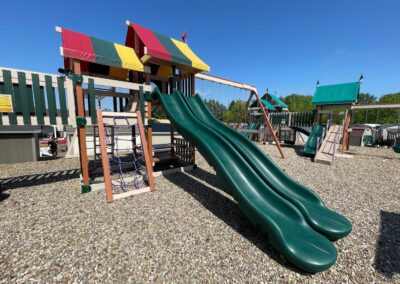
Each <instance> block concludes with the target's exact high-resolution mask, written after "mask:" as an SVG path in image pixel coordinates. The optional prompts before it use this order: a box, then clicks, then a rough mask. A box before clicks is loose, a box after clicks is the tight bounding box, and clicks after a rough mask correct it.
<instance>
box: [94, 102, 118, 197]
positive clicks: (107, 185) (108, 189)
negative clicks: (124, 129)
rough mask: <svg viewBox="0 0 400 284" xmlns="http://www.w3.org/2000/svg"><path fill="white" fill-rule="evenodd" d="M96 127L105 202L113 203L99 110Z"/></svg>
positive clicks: (104, 135)
mask: <svg viewBox="0 0 400 284" xmlns="http://www.w3.org/2000/svg"><path fill="white" fill-rule="evenodd" d="M97 125H98V130H99V142H100V153H101V163H102V165H103V176H104V186H105V188H106V200H107V202H109V203H110V202H113V200H114V197H113V192H112V182H111V175H110V165H109V163H108V153H107V141H106V134H105V130H104V122H103V114H102V111H101V109H98V110H97Z"/></svg>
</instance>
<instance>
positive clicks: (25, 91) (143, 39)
mask: <svg viewBox="0 0 400 284" xmlns="http://www.w3.org/2000/svg"><path fill="white" fill-rule="evenodd" d="M126 25H127V34H126V39H125V44H124V45H121V44H116V43H112V42H108V41H105V40H101V39H98V38H95V37H91V36H87V35H84V34H81V33H79V32H75V31H71V30H68V29H64V28H60V27H56V31H57V32H58V33H60V35H61V39H62V46H61V48H60V54H61V56H62V57H63V59H64V66H63V68H60V69H59V72H60V73H61V74H62V75H61V76H57V75H51V74H44V73H37V72H29V71H23V70H15V69H7V68H0V94H3V95H4V96H5V97H6V96H8V98H9V99H10V101H11V108H10V109H9V111H4V112H3V114H0V124H1V125H3V126H10V125H14V126H21V127H23V126H27V125H29V126H40V125H56V126H57V127H60V128H63V127H66V126H71V127H73V128H74V129H75V132H74V135H73V136H72V138H71V142H70V149H69V150H68V151H69V152H73V151H75V150H77V151H79V158H80V166H81V190H82V193H88V192H90V191H92V190H104V191H105V195H106V200H107V202H112V201H114V200H116V199H120V198H124V197H127V196H131V195H135V194H138V193H143V192H150V191H154V190H155V181H154V176H155V175H156V172H162V173H163V174H167V173H171V172H179V171H184V170H188V169H193V168H194V167H195V166H196V165H195V154H196V149H197V150H198V151H199V152H200V153H201V154H202V155H203V156H204V157H205V158H206V160H207V161H208V162H209V163H210V165H212V166H213V167H214V168H215V169H216V172H217V174H218V177H219V178H221V179H222V181H223V184H224V185H225V186H226V187H227V188H228V189H229V190H230V192H231V194H232V195H233V197H234V198H235V199H236V200H237V201H238V203H239V207H240V208H241V210H242V211H243V213H244V214H245V215H246V216H247V217H248V218H249V220H250V221H251V222H252V223H253V224H254V225H255V226H257V227H258V228H260V229H261V231H262V232H263V233H264V234H266V235H268V236H269V238H270V240H271V244H272V245H273V246H274V247H275V248H276V249H277V250H278V251H280V252H281V253H282V254H283V255H285V257H286V258H287V259H289V261H291V262H292V263H294V264H295V265H296V266H298V267H300V268H302V269H304V270H306V271H310V272H318V271H323V270H325V269H327V268H329V267H330V266H331V265H333V263H334V262H335V261H336V257H337V252H336V248H335V247H334V245H333V244H332V242H331V240H336V239H339V238H342V237H344V236H346V235H348V234H349V233H350V232H351V230H352V225H351V223H350V221H349V220H347V219H346V218H345V217H344V216H342V215H340V214H338V213H336V212H334V211H332V210H330V209H329V208H327V207H326V206H325V205H324V204H323V202H322V201H321V200H320V198H319V197H318V196H317V195H316V194H315V193H314V192H313V191H311V190H309V189H308V188H306V187H305V186H303V185H301V184H299V183H298V182H296V181H294V180H293V179H291V178H290V177H289V176H287V175H286V174H285V173H284V172H283V171H282V170H281V169H280V168H279V167H278V166H276V165H275V164H274V163H273V162H272V161H271V160H270V159H269V158H268V157H267V156H266V155H264V154H262V153H261V152H260V149H259V148H258V146H256V145H255V144H254V143H253V142H251V141H250V139H252V140H257V141H259V140H262V142H263V143H264V144H266V143H267V141H268V140H270V141H272V142H273V143H275V145H276V147H277V148H278V151H279V153H280V155H281V157H282V158H283V159H284V158H285V154H284V151H283V149H282V147H281V142H282V141H284V142H285V141H286V142H287V143H292V144H293V143H295V141H296V136H297V135H296V132H301V133H303V134H305V135H307V136H308V140H307V141H306V143H305V146H304V154H305V155H309V156H312V157H313V159H314V161H317V162H323V163H328V164H331V163H332V162H333V161H334V159H335V157H337V156H342V157H346V155H345V149H346V148H347V149H348V147H349V144H348V143H349V133H350V124H351V117H352V111H353V110H354V109H360V108H366V107H368V106H365V105H363V106H360V105H357V98H358V95H359V91H360V83H361V81H358V82H353V83H346V84H337V85H327V86H319V85H318V86H317V88H316V91H315V94H314V97H313V101H312V104H313V105H315V111H314V112H305V113H291V112H289V111H288V106H287V105H286V104H285V103H284V102H282V101H281V100H280V99H279V98H278V97H277V96H276V95H272V94H269V93H268V92H267V93H266V94H265V95H263V96H260V95H259V94H258V92H257V89H256V88H255V87H253V86H250V85H247V84H244V83H240V82H236V81H232V80H228V79H223V78H220V77H217V76H213V75H210V74H208V73H205V72H209V71H210V67H209V66H208V65H207V64H206V63H204V62H203V61H202V60H201V59H200V58H199V57H198V56H197V55H196V54H195V53H194V52H193V51H192V50H191V49H190V48H189V46H188V45H187V44H186V43H185V42H184V41H178V40H175V39H173V38H170V37H167V36H165V35H162V34H160V33H157V32H154V31H152V30H149V29H147V28H145V27H142V26H140V25H138V24H135V23H132V22H129V21H127V22H126ZM196 79H198V80H206V81H209V82H213V83H217V84H223V85H226V86H230V87H233V88H238V89H242V90H245V91H247V92H249V98H248V100H247V102H246V105H245V108H244V109H243V111H242V113H241V115H240V118H239V119H238V121H236V122H235V124H236V125H235V127H234V128H235V129H233V128H230V127H228V126H226V125H224V124H223V123H221V122H219V121H217V120H216V118H215V117H214V116H213V115H212V114H211V113H210V111H209V110H208V109H207V107H206V106H205V104H204V102H203V101H202V99H201V98H200V97H199V96H198V95H196V94H195V90H196V88H195V87H196V86H195V82H196ZM107 98H110V99H111V100H112V104H110V106H107V105H105V104H104V99H107ZM111 105H112V110H105V108H106V107H107V108H108V107H110V108H111ZM338 106H339V107H344V108H345V109H346V111H345V112H344V114H343V120H342V123H341V124H338V125H334V124H333V123H332V115H333V111H332V108H334V107H338ZM158 107H160V108H162V109H163V110H164V111H165V113H166V115H167V117H168V119H156V118H154V117H153V111H154V109H155V108H158ZM369 107H371V108H377V107H380V108H400V105H371V106H369ZM247 112H250V114H251V120H253V121H252V123H250V124H248V125H247V126H246V127H245V128H240V126H241V124H242V121H243V118H244V116H245V114H246V113H247ZM324 116H325V119H324ZM155 124H168V125H169V127H170V133H169V143H166V144H165V143H164V144H156V143H153V138H154V135H153V127H154V125H155ZM88 129H92V136H93V137H92V138H93V140H92V143H93V153H92V154H93V157H92V158H91V159H90V154H89V152H88V142H87V141H88V140H87V138H88V136H89V135H88ZM74 145H76V147H75V146H74ZM339 146H340V154H338V153H336V152H337V150H338V148H339ZM100 161H101V162H100ZM260 189H262V190H261V191H260ZM293 189H295V190H293ZM269 209H273V210H269ZM278 211H280V212H281V213H279V214H278V213H274V212H278ZM282 212H284V213H282ZM287 212H289V213H287ZM315 212H318V214H315ZM267 215H269V217H266V216H267ZM276 228H278V229H276ZM292 228H295V229H294V230H295V231H296V234H295V236H292V235H293V234H292V233H293V230H292ZM291 230H292V231H291ZM282 236H291V237H292V238H291V239H285V238H283V237H282ZM304 236H306V238H307V240H308V241H307V243H305V242H304Z"/></svg>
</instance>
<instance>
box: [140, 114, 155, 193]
mask: <svg viewBox="0 0 400 284" xmlns="http://www.w3.org/2000/svg"><path fill="white" fill-rule="evenodd" d="M136 115H137V118H138V126H139V134H140V141H141V143H142V148H143V155H144V161H145V163H146V170H147V178H148V181H149V187H150V191H154V178H153V160H152V158H153V157H152V156H153V154H152V152H150V155H149V152H148V151H146V149H148V148H149V147H148V145H147V141H146V135H145V133H144V125H143V119H142V115H141V113H140V111H138V112H136Z"/></svg>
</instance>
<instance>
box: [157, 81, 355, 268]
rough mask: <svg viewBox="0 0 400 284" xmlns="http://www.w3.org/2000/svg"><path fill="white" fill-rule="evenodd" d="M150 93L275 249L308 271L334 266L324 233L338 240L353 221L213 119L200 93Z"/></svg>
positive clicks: (255, 147) (332, 252)
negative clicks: (326, 203)
mask: <svg viewBox="0 0 400 284" xmlns="http://www.w3.org/2000/svg"><path fill="white" fill-rule="evenodd" d="M153 97H156V98H157V99H158V100H160V102H161V104H162V106H163V108H164V111H165V113H166V114H167V116H168V117H169V119H170V120H171V122H172V124H173V125H174V127H175V128H176V130H177V131H178V132H179V133H180V134H181V135H182V136H183V137H184V138H185V139H186V140H188V141H189V142H191V143H192V144H193V145H195V146H196V147H197V149H198V150H199V152H200V153H201V154H202V155H203V157H204V158H205V159H206V160H207V162H208V163H209V164H210V165H212V166H213V167H214V169H215V170H216V172H217V176H218V177H219V178H220V179H221V180H222V181H223V184H224V185H225V187H226V189H227V190H228V191H229V192H230V193H231V194H232V196H233V197H234V198H235V199H236V201H237V202H238V206H239V208H240V210H241V211H242V212H243V213H244V214H245V215H246V217H247V218H248V219H249V220H250V221H251V222H252V223H253V224H254V225H255V226H256V227H258V228H259V229H260V230H261V231H262V232H263V233H264V234H265V235H266V236H267V237H268V240H269V241H270V243H271V245H272V246H273V247H274V248H275V249H276V250H278V251H279V252H280V253H281V254H282V255H284V256H285V257H286V258H287V259H288V260H289V261H290V262H291V263H293V264H294V265H296V266H297V267H299V268H301V269H304V270H306V271H309V272H319V271H323V270H325V269H328V268H329V267H330V266H331V265H333V264H334V262H335V261H336V257H337V252H336V248H335V247H334V245H333V244H332V242H331V241H330V240H329V239H328V238H327V237H326V236H328V237H329V238H332V239H336V238H339V237H342V236H344V235H346V234H348V233H349V232H350V230H351V224H350V222H348V221H347V219H345V218H344V217H342V216H340V215H338V214H336V213H334V212H333V211H331V210H329V209H328V208H326V207H325V206H324V205H323V203H322V202H321V201H320V199H319V198H318V197H317V196H316V194H315V193H313V192H312V191H310V190H308V189H307V188H305V187H303V186H301V185H300V184H298V183H296V182H295V181H294V180H292V179H290V178H289V177H288V176H287V175H286V174H285V173H284V172H282V171H281V170H280V169H279V168H278V167H277V166H276V165H275V164H274V163H273V162H272V161H271V160H270V159H269V158H268V157H267V156H265V155H264V154H263V153H262V152H261V151H260V150H259V149H258V148H257V146H255V145H254V144H253V143H252V142H250V141H249V140H248V139H246V138H245V137H244V136H243V135H241V134H240V133H238V132H236V131H234V130H232V129H230V128H229V127H227V126H225V125H223V124H222V123H220V122H219V121H217V120H216V119H215V118H214V117H213V116H212V115H211V113H210V112H209V111H208V109H207V108H206V106H205V105H204V103H203V102H202V100H201V99H200V97H198V96H194V97H191V98H185V97H183V96H182V95H181V94H180V93H179V92H174V93H173V94H161V93H160V91H159V90H158V89H155V90H154V92H153ZM256 160H257V161H256ZM337 224H340V225H337ZM343 227H347V229H343Z"/></svg>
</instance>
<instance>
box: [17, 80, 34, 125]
mask: <svg viewBox="0 0 400 284" xmlns="http://www.w3.org/2000/svg"><path fill="white" fill-rule="evenodd" d="M18 96H19V101H20V104H21V105H20V106H21V111H22V116H23V118H24V125H30V124H31V112H30V110H29V102H28V90H27V87H26V75H25V73H24V72H18Z"/></svg>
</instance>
